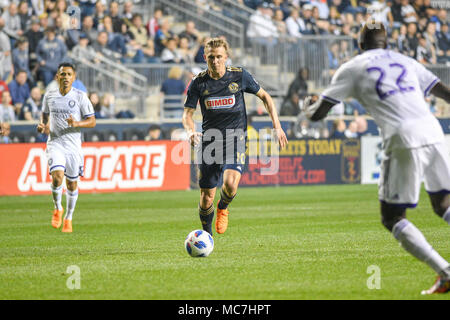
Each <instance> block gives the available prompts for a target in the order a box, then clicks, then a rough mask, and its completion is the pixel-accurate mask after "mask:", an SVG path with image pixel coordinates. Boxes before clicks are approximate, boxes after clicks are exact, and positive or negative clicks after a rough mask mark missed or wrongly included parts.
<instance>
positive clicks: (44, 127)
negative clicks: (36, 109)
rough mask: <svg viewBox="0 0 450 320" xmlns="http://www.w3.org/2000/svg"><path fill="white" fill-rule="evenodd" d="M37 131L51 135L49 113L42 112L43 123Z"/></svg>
mask: <svg viewBox="0 0 450 320" xmlns="http://www.w3.org/2000/svg"><path fill="white" fill-rule="evenodd" d="M37 131H38V132H39V133H44V134H46V135H48V134H49V133H50V127H49V125H48V113H45V112H42V114H41V122H40V123H39V124H38V126H37Z"/></svg>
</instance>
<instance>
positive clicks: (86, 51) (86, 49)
mask: <svg viewBox="0 0 450 320" xmlns="http://www.w3.org/2000/svg"><path fill="white" fill-rule="evenodd" d="M72 54H73V55H74V56H75V57H77V58H78V59H80V60H82V61H83V60H85V61H88V62H94V63H98V62H99V61H98V59H97V58H96V55H97V52H96V51H95V49H94V48H92V47H91V46H90V45H89V38H88V37H87V35H86V34H84V33H82V34H81V35H80V39H79V41H78V44H77V45H76V46H75V47H73V49H72Z"/></svg>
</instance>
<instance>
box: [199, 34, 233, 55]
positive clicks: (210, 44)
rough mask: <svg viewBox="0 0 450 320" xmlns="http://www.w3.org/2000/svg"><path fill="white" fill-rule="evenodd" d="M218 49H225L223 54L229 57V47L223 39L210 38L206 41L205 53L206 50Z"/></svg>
mask: <svg viewBox="0 0 450 320" xmlns="http://www.w3.org/2000/svg"><path fill="white" fill-rule="evenodd" d="M219 47H223V48H224V49H225V52H226V53H227V55H228V56H231V49H230V45H229V44H228V42H227V40H226V39H225V37H219V38H211V39H210V40H208V41H207V42H206V44H205V51H206V49H208V48H210V49H215V48H219Z"/></svg>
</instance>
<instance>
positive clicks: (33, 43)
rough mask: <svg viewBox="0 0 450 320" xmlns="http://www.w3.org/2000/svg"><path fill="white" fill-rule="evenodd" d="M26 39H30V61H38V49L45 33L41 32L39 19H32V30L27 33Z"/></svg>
mask: <svg viewBox="0 0 450 320" xmlns="http://www.w3.org/2000/svg"><path fill="white" fill-rule="evenodd" d="M25 37H26V38H27V39H28V50H29V53H30V61H31V62H32V61H36V49H37V46H38V43H39V41H41V39H42V38H44V32H42V31H41V29H40V25H39V18H38V17H32V18H31V24H30V29H29V30H28V31H27V32H25Z"/></svg>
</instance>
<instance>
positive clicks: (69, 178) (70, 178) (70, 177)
mask: <svg viewBox="0 0 450 320" xmlns="http://www.w3.org/2000/svg"><path fill="white" fill-rule="evenodd" d="M64 175H65V176H66V177H67V178H69V179H77V178H78V177H79V176H80V175H78V176H76V177H71V176H68V175H67V174H64Z"/></svg>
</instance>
